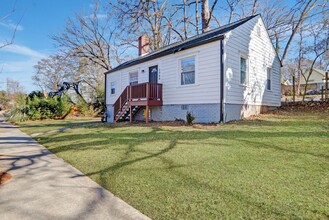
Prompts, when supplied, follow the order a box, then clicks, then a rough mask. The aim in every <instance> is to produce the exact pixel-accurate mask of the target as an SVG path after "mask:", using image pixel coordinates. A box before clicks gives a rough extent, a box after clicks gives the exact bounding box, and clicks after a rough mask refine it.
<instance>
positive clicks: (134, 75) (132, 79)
mask: <svg viewBox="0 0 329 220" xmlns="http://www.w3.org/2000/svg"><path fill="white" fill-rule="evenodd" d="M129 84H130V85H136V84H138V71H134V72H131V73H129Z"/></svg>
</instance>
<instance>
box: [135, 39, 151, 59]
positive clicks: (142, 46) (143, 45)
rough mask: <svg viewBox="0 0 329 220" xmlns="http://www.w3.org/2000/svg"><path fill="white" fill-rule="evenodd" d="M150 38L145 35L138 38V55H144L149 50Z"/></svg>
mask: <svg viewBox="0 0 329 220" xmlns="http://www.w3.org/2000/svg"><path fill="white" fill-rule="evenodd" d="M149 49H150V39H149V38H148V37H147V36H145V35H143V36H140V37H139V38H138V56H144V55H145V54H147V53H148V52H149Z"/></svg>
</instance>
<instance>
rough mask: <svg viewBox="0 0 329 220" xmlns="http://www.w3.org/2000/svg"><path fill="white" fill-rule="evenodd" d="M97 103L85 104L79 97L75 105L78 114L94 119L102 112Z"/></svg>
mask: <svg viewBox="0 0 329 220" xmlns="http://www.w3.org/2000/svg"><path fill="white" fill-rule="evenodd" d="M97 106H98V105H97V103H95V104H89V103H87V102H85V101H84V100H83V99H82V98H81V97H79V101H78V103H77V108H78V110H79V112H80V113H81V114H82V115H84V116H91V117H94V116H96V115H97V114H99V113H100V112H101V111H102V108H98V107H97Z"/></svg>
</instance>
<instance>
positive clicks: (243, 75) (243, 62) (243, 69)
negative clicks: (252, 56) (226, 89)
mask: <svg viewBox="0 0 329 220" xmlns="http://www.w3.org/2000/svg"><path fill="white" fill-rule="evenodd" d="M247 78H248V73H247V59H246V58H245V57H240V84H242V85H246V84H247Z"/></svg>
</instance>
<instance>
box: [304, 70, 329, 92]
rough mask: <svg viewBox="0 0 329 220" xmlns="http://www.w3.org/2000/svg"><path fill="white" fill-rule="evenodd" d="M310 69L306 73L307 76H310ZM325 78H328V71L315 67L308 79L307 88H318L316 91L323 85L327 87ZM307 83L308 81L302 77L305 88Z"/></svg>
mask: <svg viewBox="0 0 329 220" xmlns="http://www.w3.org/2000/svg"><path fill="white" fill-rule="evenodd" d="M309 72H310V70H307V71H306V72H305V73H304V76H305V77H308V74H309ZM325 78H326V72H325V71H324V70H319V69H313V71H312V73H311V76H310V78H309V80H308V83H307V89H308V90H311V89H313V90H316V91H321V87H322V86H323V87H325ZM305 84H306V81H305V79H304V77H301V78H300V85H301V86H302V87H303V88H304V87H305Z"/></svg>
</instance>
